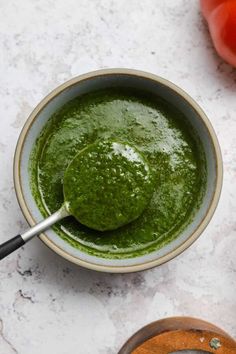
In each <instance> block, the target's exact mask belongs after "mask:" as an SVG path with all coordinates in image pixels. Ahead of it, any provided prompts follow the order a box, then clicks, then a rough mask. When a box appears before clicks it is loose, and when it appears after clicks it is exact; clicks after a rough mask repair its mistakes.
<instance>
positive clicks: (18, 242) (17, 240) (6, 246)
mask: <svg viewBox="0 0 236 354" xmlns="http://www.w3.org/2000/svg"><path fill="white" fill-rule="evenodd" d="M24 244H25V241H24V240H23V238H22V237H21V235H17V236H15V237H13V238H12V239H10V240H8V241H6V242H4V243H2V244H1V245H0V260H1V259H3V258H5V257H6V256H8V255H9V254H10V253H12V252H14V251H15V250H17V248H20V247H21V246H23V245H24Z"/></svg>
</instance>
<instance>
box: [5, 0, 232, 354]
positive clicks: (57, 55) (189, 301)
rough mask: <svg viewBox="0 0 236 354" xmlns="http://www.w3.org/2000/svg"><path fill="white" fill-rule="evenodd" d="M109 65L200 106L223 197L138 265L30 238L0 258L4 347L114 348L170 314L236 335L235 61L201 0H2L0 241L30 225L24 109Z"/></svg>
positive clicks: (63, 353) (96, 351) (92, 351)
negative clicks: (195, 234) (147, 77)
mask: <svg viewBox="0 0 236 354" xmlns="http://www.w3.org/2000/svg"><path fill="white" fill-rule="evenodd" d="M104 67H130V68H135V69H141V70H146V71H151V72H153V73H156V74H158V75H161V76H163V77H165V78H167V79H170V80H172V81H173V82H175V83H176V84H178V85H180V86H181V87H182V88H183V89H185V90H186V91H187V92H188V93H189V94H190V95H192V96H193V98H195V99H196V100H197V102H198V103H199V104H200V105H201V106H202V108H203V109H204V110H205V111H206V113H207V114H208V115H209V118H210V120H211V122H212V124H213V126H214V128H215V130H216V133H217V135H218V138H219V141H220V144H221V147H222V153H223V159H224V169H225V175H224V186H223V192H222V196H221V200H220V204H219V207H218V209H217V211H216V213H215V216H214V218H213V220H212V221H211V223H210V225H209V227H208V228H207V230H206V231H205V232H204V233H203V235H202V236H201V237H200V239H199V240H198V241H197V242H196V243H195V244H194V245H193V246H192V247H191V248H190V249H189V250H187V251H186V252H185V253H184V254H182V255H180V256H179V257H178V258H176V259H175V260H173V261H171V262H169V263H168V264H165V265H163V266H161V267H159V268H156V269H152V270H148V271H145V272H142V273H137V274H128V275H110V274H99V273H95V272H92V271H88V270H85V269H81V268H78V267H76V266H74V265H71V264H70V263H68V262H67V261H65V260H63V259H62V258H60V257H59V256H57V255H56V254H54V253H53V252H52V251H51V250H49V249H48V248H47V247H45V246H44V245H43V244H42V243H41V242H40V241H39V240H38V239H35V240H33V241H32V242H31V243H30V244H28V245H27V246H25V247H24V248H23V249H21V250H20V251H19V252H18V253H15V254H13V255H11V256H10V257H9V258H7V259H5V260H4V261H2V262H1V264H0V354H14V353H18V354H41V353H57V354H68V353H71V352H73V353H79V354H80V353H81V354H116V353H117V350H118V348H120V347H121V345H122V344H123V342H124V341H125V340H126V339H127V338H128V337H129V336H130V335H131V334H132V333H133V332H134V331H136V330H137V329H139V328H140V327H142V326H143V325H145V324H147V323H149V322H150V321H154V320H157V319H159V318H162V317H166V316H173V315H188V316H196V317H201V318H203V319H206V320H209V321H211V322H213V323H215V324H217V325H219V326H221V327H223V328H224V329H225V330H226V331H228V332H229V333H230V334H231V335H232V336H235V337H236V296H235V293H236V256H235V254H236V221H235V220H236V219H235V215H236V198H235V194H236V193H235V192H236V187H235V186H236V154H235V151H236V71H235V70H233V69H232V68H231V67H230V66H228V65H227V64H225V63H224V62H223V61H222V60H221V59H220V58H219V57H218V56H217V55H216V53H215V51H214V50H213V48H212V44H211V41H210V39H209V36H208V32H207V28H206V25H205V23H204V21H203V19H202V17H201V15H200V12H199V4H198V1H194V0H158V1H157V0H143V1H140V2H139V1H135V0H129V1H127V0H113V1H112V0H67V1H64V0H57V1H54V0H24V1H17V0H11V1H3V0H2V1H0V132H1V135H0V198H1V203H0V226H1V232H0V241H1V242H2V241H4V240H5V239H7V238H8V237H10V236H13V235H14V234H16V233H18V232H19V231H23V230H25V228H26V227H27V225H26V222H25V220H24V217H23V216H22V214H21V211H20V209H19V207H18V204H17V201H16V197H15V193H14V188H13V179H12V164H13V154H14V149H15V145H16V141H17V137H18V135H19V133H20V130H21V127H22V125H23V124H24V122H25V120H26V118H27V116H28V114H29V113H30V112H31V110H32V109H33V108H34V106H35V105H36V104H37V103H38V102H39V100H41V99H42V98H43V97H44V96H45V95H46V94H47V93H48V92H50V90H52V89H53V88H55V87H56V86H57V85H59V84H60V83H62V82H63V81H65V80H67V79H70V78H71V77H73V76H75V75H78V74H81V73H84V72H87V71H90V70H94V69H98V68H104Z"/></svg>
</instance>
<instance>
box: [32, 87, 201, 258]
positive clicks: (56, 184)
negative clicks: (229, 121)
mask: <svg viewBox="0 0 236 354" xmlns="http://www.w3.org/2000/svg"><path fill="white" fill-rule="evenodd" d="M97 140H118V141H119V142H124V143H128V144H131V146H136V147H137V149H138V150H139V151H140V152H141V153H142V155H143V156H145V158H146V160H147V161H148V163H149V165H150V166H151V169H152V171H153V179H154V182H153V183H154V193H153V196H152V198H151V200H150V203H149V204H148V205H147V207H146V209H145V210H144V212H143V213H142V214H141V215H140V216H139V217H138V218H137V219H136V220H135V221H133V222H131V223H129V224H127V225H125V226H122V227H120V228H118V229H116V230H112V231H105V232H101V231H95V230H93V229H91V228H87V227H85V226H84V225H82V224H80V223H79V222H77V221H76V219H75V218H74V217H68V218H66V219H64V220H63V221H61V222H60V223H58V224H57V225H55V226H54V230H55V231H56V232H57V233H58V235H60V237H62V238H63V239H64V240H66V241H67V242H69V243H70V244H71V245H73V246H74V247H76V248H79V249H80V250H82V251H84V252H87V253H89V254H92V255H96V256H98V257H104V258H113V259H114V258H129V257H134V256H139V255H143V254H146V253H149V252H151V251H154V250H157V249H159V248H161V247H163V246H164V245H165V244H167V243H169V242H170V241H171V240H173V239H175V238H176V237H177V236H178V235H179V233H180V231H181V230H183V229H184V228H185V227H186V226H187V225H188V224H189V223H190V222H191V220H192V218H193V216H194V214H195V212H196V210H197V208H198V206H199V204H200V203H201V200H202V196H203V194H204V189H205V182H206V163H205V156H204V153H203V149H202V147H201V144H200V141H199V140H198V138H197V137H196V133H194V131H193V128H192V127H190V126H189V125H188V123H187V122H186V120H185V117H184V115H183V114H182V113H181V112H180V111H178V110H177V109H176V108H175V107H173V106H171V105H170V104H169V103H167V102H165V101H164V100H162V99H160V98H158V97H152V96H151V95H150V94H149V95H148V96H147V95H146V94H144V93H141V92H139V91H134V90H124V89H120V90H119V89H110V90H104V91H101V90H100V91H99V92H95V93H90V94H86V95H83V96H80V97H77V98H75V99H74V100H72V101H71V102H69V103H67V104H66V105H64V106H63V107H62V108H61V109H60V110H58V111H57V112H56V113H55V114H54V115H53V116H52V117H51V118H50V119H49V121H48V122H47V124H46V125H45V127H44V129H43V131H42V132H41V134H40V136H39V138H38V140H37V142H36V144H35V147H34V149H33V151H32V154H31V161H30V173H31V187H32V192H33V195H34V198H35V200H36V202H37V205H38V207H39V208H40V210H41V212H42V213H43V214H44V215H45V216H47V215H48V214H49V213H52V212H54V211H56V210H57V209H59V208H60V207H61V205H62V204H63V201H64V196H63V177H64V173H65V170H66V168H67V166H68V165H69V163H70V162H71V161H72V159H73V158H74V157H75V155H76V154H77V153H78V151H80V150H82V149H84V148H85V147H87V146H88V145H89V144H92V143H94V142H95V141H97Z"/></svg>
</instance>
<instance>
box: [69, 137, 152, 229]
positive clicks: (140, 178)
mask: <svg viewBox="0 0 236 354" xmlns="http://www.w3.org/2000/svg"><path fill="white" fill-rule="evenodd" d="M63 186H64V198H65V202H66V206H67V209H68V210H69V212H70V214H71V215H73V216H74V217H75V218H76V219H77V220H78V221H79V222H80V223H82V224H83V225H86V226H88V227H90V228H92V229H95V230H99V231H106V230H115V229H117V228H118V227H121V226H123V225H126V224H128V223H130V222H131V221H133V220H135V219H137V218H138V217H139V216H140V214H141V213H142V212H143V211H144V209H145V208H146V206H147V205H148V203H149V201H150V199H151V196H152V194H153V191H154V180H153V178H152V171H151V169H150V168H149V165H148V163H147V161H146V160H145V159H144V157H143V156H142V155H141V154H140V153H139V151H138V150H137V149H136V148H135V147H131V146H130V145H128V144H123V143H119V142H116V141H103V140H102V141H100V140H97V141H96V142H95V143H94V144H91V145H88V146H87V147H86V148H84V149H83V150H81V151H80V152H79V153H78V154H77V155H76V156H75V158H74V159H73V160H72V162H71V163H70V164H69V166H68V167H67V169H66V171H65V174H64V178H63Z"/></svg>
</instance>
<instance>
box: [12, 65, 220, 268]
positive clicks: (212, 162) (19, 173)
mask: <svg viewBox="0 0 236 354" xmlns="http://www.w3.org/2000/svg"><path fill="white" fill-rule="evenodd" d="M116 86H119V87H131V88H132V87H134V88H140V89H142V90H144V91H147V92H151V93H154V94H156V95H158V96H160V97H162V98H164V99H165V100H166V101H168V102H170V103H171V104H172V105H175V106H176V107H177V108H178V109H179V110H180V111H182V112H183V113H184V115H185V117H186V118H187V119H188V120H189V123H190V124H191V126H192V127H193V129H194V130H195V133H196V134H197V135H198V136H199V138H200V140H201V142H202V145H203V148H204V151H205V155H206V162H207V187H206V191H205V195H204V197H203V200H202V203H201V205H200V207H199V209H198V210H197V211H196V214H195V216H194V218H193V220H192V222H191V223H190V224H189V225H188V226H187V227H186V228H185V230H184V231H183V232H181V233H180V235H179V236H178V237H177V238H176V239H175V240H174V241H172V242H171V243H169V244H168V245H166V246H164V247H163V248H161V249H160V250H157V251H155V252H152V253H149V254H147V255H144V256H139V257H135V258H130V259H118V260H113V259H105V258H99V257H95V256H91V255H88V254H86V253H83V252H81V251H80V250H78V249H76V248H74V247H72V246H71V245H70V244H69V243H67V242H66V241H64V240H63V239H62V238H60V237H59V236H58V235H57V234H56V233H55V232H54V231H53V230H48V231H47V232H45V233H44V234H42V235H40V236H39V237H40V239H41V240H42V241H43V242H44V243H45V244H46V245H47V246H48V247H50V248H51V249H52V250H54V251H55V252H56V253H58V254H59V255H61V256H62V257H64V258H66V259H68V260H69V261H71V262H73V263H75V264H78V265H81V266H83V267H86V268H89V269H94V270H98V271H104V272H113V273H119V272H120V273H125V272H134V271H139V270H144V269H148V268H151V267H154V266H157V265H160V264H162V263H164V262H166V261H168V260H170V259H172V258H173V257H175V256H177V255H178V254H180V253H181V252H182V251H184V250H185V249H186V248H187V247H189V246H190V245H191V244H192V243H193V242H194V241H195V240H196V239H197V238H198V237H199V235H200V234H201V233H202V231H203V230H204V229H205V227H206V226H207V224H208V223H209V221H210V219H211V217H212V215H213V213H214V210H215V208H216V206H217V203H218V199H219V196H220V191H221V185H222V158H221V153H220V148H219V144H218V141H217V138H216V135H215V133H214V130H213V128H212V126H211V124H210V122H209V120H208V118H207V117H206V115H205V114H204V112H203V111H202V110H201V108H200V107H199V106H198V105H197V103H196V102H195V101H194V100H193V99H192V98H191V97H189V96H188V95H187V94H186V93H185V92H184V91H182V90H181V89H180V88H179V87H177V86H175V85H174V84H173V83H171V82H169V81H167V80H165V79H163V78H160V77H158V76H155V75H152V74H149V73H145V72H141V71H136V70H129V69H105V70H99V71H95V72H91V73H88V74H85V75H81V76H78V77H76V78H74V79H72V80H70V81H68V82H66V83H64V84H62V85H61V86H59V87H58V88H56V89H55V90H54V91H52V92H51V93H50V94H49V95H48V96H47V97H45V98H44V99H43V100H42V101H41V102H40V103H39V105H38V106H37V107H36V108H35V109H34V111H33V112H32V113H31V115H30V116H29V118H28V120H27V121H26V123H25V125H24V127H23V129H22V131H21V134H20V137H19V140H18V143H17V147H16V152H15V159H14V182H15V189H16V194H17V198H18V201H19V204H20V207H21V209H22V212H23V214H24V216H25V218H26V219H27V221H28V223H29V224H30V225H31V226H33V225H34V224H35V223H37V222H39V221H40V220H42V215H41V213H40V211H39V209H38V207H37V205H36V202H35V200H34V198H33V196H32V194H31V190H30V176H29V171H28V162H29V157H30V153H31V150H32V147H33V145H34V143H35V140H36V139H37V137H38V135H39V133H40V131H41V130H42V128H43V126H44V125H45V123H46V122H47V120H48V119H49V118H50V116H51V115H52V114H53V113H54V112H55V111H56V110H58V109H59V108H60V107H62V106H63V105H64V104H65V103H66V102H68V101H70V100H71V99H73V98H75V97H77V96H78V95H81V94H84V93H87V92H91V91H95V90H99V89H102V88H109V87H116Z"/></svg>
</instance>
